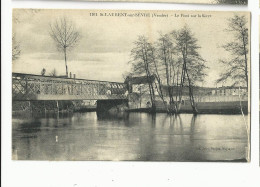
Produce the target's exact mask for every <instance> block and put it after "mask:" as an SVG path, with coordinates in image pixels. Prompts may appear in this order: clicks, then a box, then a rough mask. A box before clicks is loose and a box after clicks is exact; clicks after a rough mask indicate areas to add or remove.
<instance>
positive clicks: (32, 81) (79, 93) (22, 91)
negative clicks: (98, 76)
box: [12, 73, 127, 100]
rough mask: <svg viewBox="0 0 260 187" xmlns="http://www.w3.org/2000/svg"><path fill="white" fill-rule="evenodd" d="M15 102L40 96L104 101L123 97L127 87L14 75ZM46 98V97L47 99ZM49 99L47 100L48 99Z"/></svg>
mask: <svg viewBox="0 0 260 187" xmlns="http://www.w3.org/2000/svg"><path fill="white" fill-rule="evenodd" d="M12 81H13V83H12V86H13V88H12V91H13V99H14V100H33V99H36V100H40V97H39V96H42V97H41V98H43V96H52V97H51V98H54V97H53V96H56V97H57V98H58V96H67V97H66V98H68V99H69V98H71V99H73V98H77V99H95V98H96V99H100V98H101V99H102V96H103V98H104V99H106V98H110V97H111V96H118V97H120V96H121V97H123V96H125V94H126V90H127V89H126V85H125V84H124V83H118V82H107V81H97V80H86V79H71V78H60V77H51V76H39V75H31V74H21V73H13V74H12ZM45 98H46V97H45ZM115 98H116V97H115ZM46 99H47V98H46Z"/></svg>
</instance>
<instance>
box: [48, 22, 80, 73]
mask: <svg viewBox="0 0 260 187" xmlns="http://www.w3.org/2000/svg"><path fill="white" fill-rule="evenodd" d="M50 36H51V38H52V39H53V40H54V42H55V44H56V47H57V49H58V51H61V52H62V53H63V54H64V61H65V67H66V76H68V65H67V55H68V51H69V50H70V49H72V48H73V47H75V46H76V44H77V43H78V42H79V39H80V34H79V31H78V30H77V29H76V27H75V26H74V24H73V23H72V22H71V21H69V20H68V19H67V18H66V17H63V18H61V19H57V20H56V21H55V22H54V23H52V24H50Z"/></svg>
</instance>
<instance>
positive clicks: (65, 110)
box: [12, 0, 251, 162]
mask: <svg viewBox="0 0 260 187" xmlns="http://www.w3.org/2000/svg"><path fill="white" fill-rule="evenodd" d="M204 1H206V0H204ZM232 2H233V1H232ZM236 2H238V1H236ZM239 2H240V1H239ZM250 24H251V23H250V13H249V12H231V11H230V12H223V11H219V12H217V11H215V12H214V11H157V10H151V11H147V10H80V9H75V10H72V9H71V10H70V9H66V10H65V9H64V10H62V9H13V17H12V26H13V27H12V28H13V29H12V160H50V161H171V162H173V161H177V162H250V90H251V89H250V80H251V79H250V77H251V76H250Z"/></svg>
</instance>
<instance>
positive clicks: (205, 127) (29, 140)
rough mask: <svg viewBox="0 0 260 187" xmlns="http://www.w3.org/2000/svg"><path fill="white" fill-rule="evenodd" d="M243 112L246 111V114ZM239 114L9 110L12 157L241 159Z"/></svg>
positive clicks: (242, 136)
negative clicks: (23, 112) (39, 113)
mask: <svg viewBox="0 0 260 187" xmlns="http://www.w3.org/2000/svg"><path fill="white" fill-rule="evenodd" d="M245 117H246V118H247V116H245ZM247 140H248V138H247V130H246V125H245V124H244V119H243V117H242V116H241V115H202V114H201V115H197V116H194V115H192V114H180V115H178V116H169V115H167V114H164V113H158V114H156V115H151V114H147V113H129V114H126V113H118V114H117V115H113V116H111V115H110V116H97V114H96V112H86V113H73V114H59V115H57V114H53V115H45V116H35V115H32V114H27V116H25V115H20V116H19V115H13V121H12V152H13V159H15V160H113V161H119V160H131V161H245V158H246V152H247V143H248V142H247Z"/></svg>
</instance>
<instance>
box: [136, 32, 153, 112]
mask: <svg viewBox="0 0 260 187" xmlns="http://www.w3.org/2000/svg"><path fill="white" fill-rule="evenodd" d="M134 45H135V46H134V48H133V49H132V50H131V57H132V61H131V63H132V68H133V73H134V74H138V75H145V76H146V78H147V81H148V86H149V92H150V99H151V103H152V110H153V111H154V110H155V94H154V86H153V82H152V81H149V80H150V79H151V77H152V64H153V60H154V59H155V57H154V56H153V55H154V53H153V46H152V44H151V43H150V42H149V41H148V39H147V38H146V37H145V36H139V37H138V39H137V41H135V42H134Z"/></svg>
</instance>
